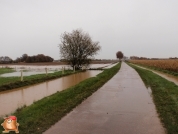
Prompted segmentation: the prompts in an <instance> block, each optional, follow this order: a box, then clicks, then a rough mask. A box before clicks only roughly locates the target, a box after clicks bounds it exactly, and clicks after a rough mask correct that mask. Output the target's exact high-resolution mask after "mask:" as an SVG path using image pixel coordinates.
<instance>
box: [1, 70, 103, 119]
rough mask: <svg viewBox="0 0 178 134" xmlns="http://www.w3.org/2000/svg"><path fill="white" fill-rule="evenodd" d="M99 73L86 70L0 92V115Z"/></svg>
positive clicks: (9, 112)
mask: <svg viewBox="0 0 178 134" xmlns="http://www.w3.org/2000/svg"><path fill="white" fill-rule="evenodd" d="M99 73H101V71H86V72H82V73H77V74H73V75H70V76H65V77H62V78H59V79H56V80H52V81H48V82H43V83H41V84H37V85H33V86H28V87H23V88H18V89H14V90H10V91H5V92H0V109H1V110H0V116H1V117H3V116H5V115H7V114H11V113H12V112H14V111H15V110H16V109H17V108H20V107H22V106H24V105H26V106H29V105H31V104H32V103H33V102H35V101H38V100H40V99H42V98H44V97H46V96H49V95H52V94H54V93H56V92H57V91H62V90H64V89H66V88H68V87H71V86H73V85H76V84H78V83H79V82H81V81H83V80H85V79H87V78H90V77H94V76H96V75H97V74H99Z"/></svg>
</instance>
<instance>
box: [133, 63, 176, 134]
mask: <svg viewBox="0 0 178 134" xmlns="http://www.w3.org/2000/svg"><path fill="white" fill-rule="evenodd" d="M130 66H132V67H133V68H134V69H135V70H136V71H137V72H138V73H139V75H140V76H141V78H142V80H143V81H144V83H145V85H146V86H147V87H151V89H152V95H153V100H154V102H155V105H156V109H157V111H158V113H159V116H160V119H161V121H162V123H163V125H164V127H165V128H166V130H167V133H168V134H177V133H178V86H177V85H175V84H174V83H173V82H170V81H168V80H166V79H164V78H162V77H160V76H158V75H156V74H154V73H152V72H151V71H148V70H145V69H141V68H139V67H136V66H133V65H130Z"/></svg>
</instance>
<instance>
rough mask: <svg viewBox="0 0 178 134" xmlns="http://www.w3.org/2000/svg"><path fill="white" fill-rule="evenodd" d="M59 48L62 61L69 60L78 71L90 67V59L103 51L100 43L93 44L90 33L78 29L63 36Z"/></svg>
mask: <svg viewBox="0 0 178 134" xmlns="http://www.w3.org/2000/svg"><path fill="white" fill-rule="evenodd" d="M59 48H60V54H61V59H65V60H67V61H68V62H69V64H70V65H71V66H72V67H74V66H75V68H76V69H80V67H81V66H82V65H88V64H89V63H90V59H91V58H93V57H94V55H96V54H97V52H98V51H99V50H100V49H101V47H100V46H99V42H93V41H92V39H91V37H90V36H89V34H88V33H84V32H83V31H82V30H78V29H77V30H73V31H72V32H71V33H66V32H65V33H64V34H62V35H61V44H59Z"/></svg>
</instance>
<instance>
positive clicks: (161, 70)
mask: <svg viewBox="0 0 178 134" xmlns="http://www.w3.org/2000/svg"><path fill="white" fill-rule="evenodd" d="M132 64H134V63H132ZM135 65H138V66H141V67H145V68H148V69H152V70H156V71H160V72H163V73H167V74H171V75H174V76H178V73H177V72H173V71H169V70H164V69H161V68H156V67H152V66H146V65H142V64H135Z"/></svg>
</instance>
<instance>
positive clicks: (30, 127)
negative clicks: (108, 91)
mask: <svg viewBox="0 0 178 134" xmlns="http://www.w3.org/2000/svg"><path fill="white" fill-rule="evenodd" d="M120 66H121V63H119V64H117V65H116V66H114V67H112V68H110V69H106V70H104V71H103V72H102V73H101V74H99V75H97V76H96V77H92V78H89V79H86V80H84V81H82V82H80V83H79V84H77V85H75V86H73V87H70V88H68V89H66V90H63V91H61V92H57V93H55V94H53V95H51V96H49V97H45V98H44V99H42V100H39V101H37V102H35V103H34V104H32V105H31V106H28V107H24V108H21V109H19V110H17V111H16V112H15V113H14V114H13V115H16V116H17V118H18V122H19V123H20V127H19V131H20V133H23V134H41V133H42V132H44V131H45V130H47V129H49V128H50V127H51V125H53V124H54V123H56V122H57V121H58V120H60V119H61V118H62V117H63V116H65V115H66V114H67V113H68V112H70V111H71V110H72V109H73V108H75V107H76V106H77V105H79V104H80V103H81V102H82V101H83V100H85V99H86V98H87V97H89V96H90V95H92V93H93V92H95V91H96V90H97V89H99V88H100V87H101V86H102V85H103V84H104V83H106V82H107V81H108V80H109V79H111V78H112V77H113V76H114V75H115V74H116V73H117V72H118V70H119V69H120ZM1 122H2V120H1ZM2 130H3V128H2V127H0V132H1V131H2Z"/></svg>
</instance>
